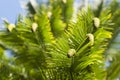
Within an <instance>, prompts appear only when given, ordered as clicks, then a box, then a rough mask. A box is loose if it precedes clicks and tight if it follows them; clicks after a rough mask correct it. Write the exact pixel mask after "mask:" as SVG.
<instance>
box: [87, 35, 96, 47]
mask: <svg viewBox="0 0 120 80" xmlns="http://www.w3.org/2000/svg"><path fill="white" fill-rule="evenodd" d="M87 36H88V38H89V40H90V43H91V45H93V44H94V35H93V34H91V33H88V34H87Z"/></svg>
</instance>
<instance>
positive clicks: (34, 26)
mask: <svg viewBox="0 0 120 80" xmlns="http://www.w3.org/2000/svg"><path fill="white" fill-rule="evenodd" d="M37 27H38V24H37V23H35V22H34V23H33V24H32V31H33V32H35V31H36V30H37Z"/></svg>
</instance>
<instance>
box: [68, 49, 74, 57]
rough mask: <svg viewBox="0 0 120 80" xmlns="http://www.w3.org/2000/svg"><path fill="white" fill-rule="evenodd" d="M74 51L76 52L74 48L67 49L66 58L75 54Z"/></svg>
mask: <svg viewBox="0 0 120 80" xmlns="http://www.w3.org/2000/svg"><path fill="white" fill-rule="evenodd" d="M75 53H76V50H75V49H69V50H68V53H67V56H68V58H71V57H73V56H74V55H75Z"/></svg>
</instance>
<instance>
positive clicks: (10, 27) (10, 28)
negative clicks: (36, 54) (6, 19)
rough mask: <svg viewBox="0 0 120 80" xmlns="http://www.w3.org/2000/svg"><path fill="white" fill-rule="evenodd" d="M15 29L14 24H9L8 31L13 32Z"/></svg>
mask: <svg viewBox="0 0 120 80" xmlns="http://www.w3.org/2000/svg"><path fill="white" fill-rule="evenodd" d="M14 28H15V25H14V24H9V25H8V30H9V31H10V32H11V31H12V30H13V29H14Z"/></svg>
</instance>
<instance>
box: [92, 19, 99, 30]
mask: <svg viewBox="0 0 120 80" xmlns="http://www.w3.org/2000/svg"><path fill="white" fill-rule="evenodd" d="M93 24H94V26H95V27H96V28H98V27H99V26H100V19H99V18H97V17H95V18H93Z"/></svg>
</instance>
